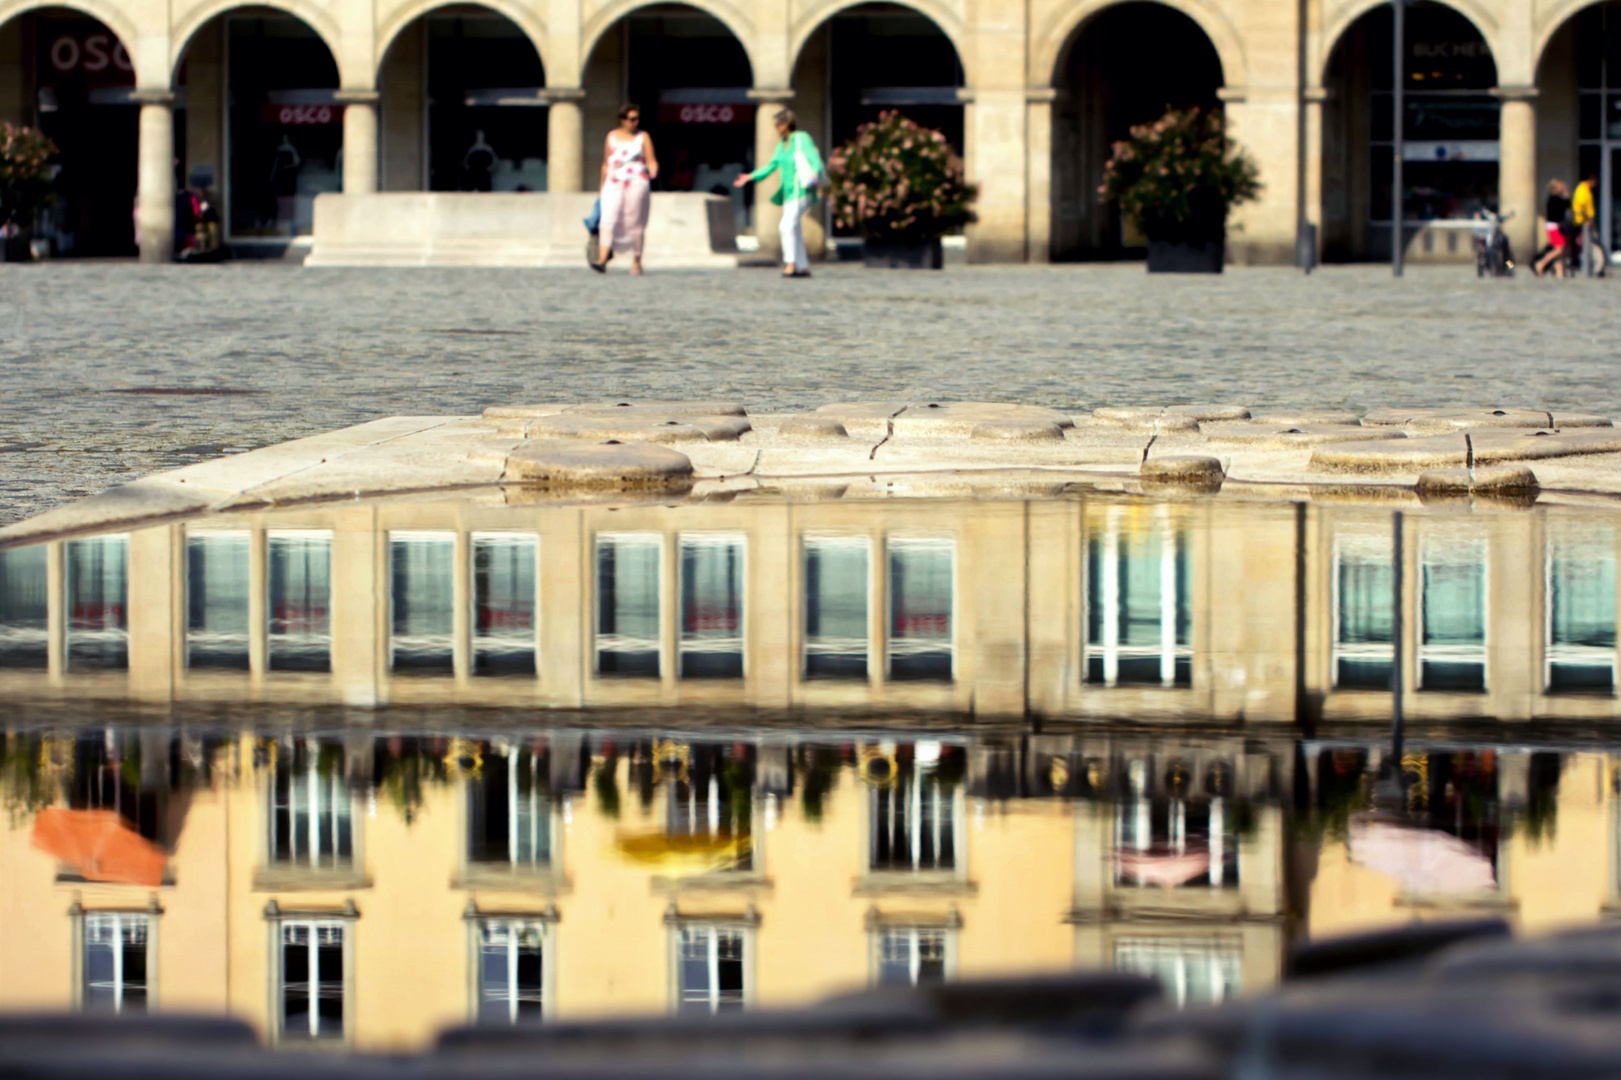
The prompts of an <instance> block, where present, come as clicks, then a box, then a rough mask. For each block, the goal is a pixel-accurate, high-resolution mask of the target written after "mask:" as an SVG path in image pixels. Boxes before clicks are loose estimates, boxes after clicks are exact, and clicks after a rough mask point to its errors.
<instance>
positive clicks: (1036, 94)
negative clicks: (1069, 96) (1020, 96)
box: [1024, 86, 1058, 105]
mask: <svg viewBox="0 0 1621 1080" xmlns="http://www.w3.org/2000/svg"><path fill="white" fill-rule="evenodd" d="M1024 100H1025V101H1027V102H1029V103H1030V104H1032V105H1051V104H1052V103H1053V102H1055V101H1057V100H1058V88H1057V87H1056V86H1027V87H1025V88H1024Z"/></svg>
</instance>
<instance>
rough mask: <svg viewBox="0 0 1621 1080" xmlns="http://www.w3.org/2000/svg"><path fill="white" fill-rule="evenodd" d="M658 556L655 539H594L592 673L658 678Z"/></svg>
mask: <svg viewBox="0 0 1621 1080" xmlns="http://www.w3.org/2000/svg"><path fill="white" fill-rule="evenodd" d="M663 555H664V547H663V543H662V541H661V540H660V538H659V537H658V536H649V535H603V536H599V537H597V643H596V644H597V674H599V675H605V676H633V677H638V676H639V677H645V678H657V677H658V676H659V674H660V671H659V643H660V637H659V586H660V582H661V580H662V576H661V574H660V563H661V561H662V559H663Z"/></svg>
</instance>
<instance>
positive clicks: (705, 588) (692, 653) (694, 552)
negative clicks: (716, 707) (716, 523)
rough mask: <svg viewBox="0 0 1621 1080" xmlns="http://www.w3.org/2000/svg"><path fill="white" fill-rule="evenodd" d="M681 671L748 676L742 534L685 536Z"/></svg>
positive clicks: (721, 676)
mask: <svg viewBox="0 0 1621 1080" xmlns="http://www.w3.org/2000/svg"><path fill="white" fill-rule="evenodd" d="M681 677H682V678H683V679H741V678H742V677H743V538H742V537H740V536H692V535H684V536H682V537H681Z"/></svg>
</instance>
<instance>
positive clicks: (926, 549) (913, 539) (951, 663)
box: [884, 536, 957, 682]
mask: <svg viewBox="0 0 1621 1080" xmlns="http://www.w3.org/2000/svg"><path fill="white" fill-rule="evenodd" d="M884 547H885V552H884V554H885V559H886V562H887V566H886V571H887V573H886V578H887V584H888V588H886V589H885V590H884V592H885V603H884V615H885V617H884V636H885V645H884V652H885V657H886V664H885V666H886V667H887V669H888V670H887V672H886V677H887V678H888V679H889V681H891V682H897V681H904V682H951V681H953V680H954V679H955V678H956V675H957V640H956V639H957V541H956V539H955V538H953V537H949V536H891V537H889V538H888V539H887V540H886V542H885V544H884ZM942 554H943V555H944V556H945V560H946V575H945V577H946V588H947V596H946V603H945V611H944V616H943V617H944V619H945V623H946V625H945V632H944V633H943V634H942V633H937V632H934V631H932V630H931V631H930V632H928V633H902V632H901V631H900V630H899V628H898V627H897V625H896V623H897V620H898V619H899V618H901V617H902V616H901V613H900V611H899V610H898V607H899V605H898V603H897V600H898V593H899V591H900V590H901V589H902V588H903V586H902V584H901V583H900V579H901V576H902V575H901V573H900V572H899V568H900V566H901V564H903V563H904V562H905V561H906V560H907V558H908V557H916V556H924V557H938V556H940V555H942ZM936 606H937V605H936ZM923 617H924V618H929V619H939V618H941V617H942V616H941V614H940V613H939V612H938V611H931V612H927V613H924V615H923ZM941 657H943V658H944V661H945V672H944V674H939V673H928V674H924V673H916V674H905V673H903V672H902V670H901V669H899V668H898V667H897V661H899V662H900V663H901V664H903V665H904V664H907V663H911V662H917V661H923V662H925V663H927V662H930V661H937V660H938V659H939V658H941Z"/></svg>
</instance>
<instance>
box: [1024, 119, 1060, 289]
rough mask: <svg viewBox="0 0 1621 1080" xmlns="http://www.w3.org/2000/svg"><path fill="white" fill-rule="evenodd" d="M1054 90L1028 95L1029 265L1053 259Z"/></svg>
mask: <svg viewBox="0 0 1621 1080" xmlns="http://www.w3.org/2000/svg"><path fill="white" fill-rule="evenodd" d="M1057 96H1058V92H1057V91H1056V90H1053V89H1052V88H1051V87H1044V88H1036V87H1032V88H1031V89H1030V90H1028V91H1026V92H1025V110H1024V127H1025V135H1024V153H1025V180H1024V186H1025V195H1024V198H1025V208H1024V252H1025V258H1026V260H1028V261H1029V262H1033V263H1044V262H1048V261H1050V260H1051V258H1052V252H1051V246H1052V210H1053V101H1054V100H1055V99H1056V98H1057Z"/></svg>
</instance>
